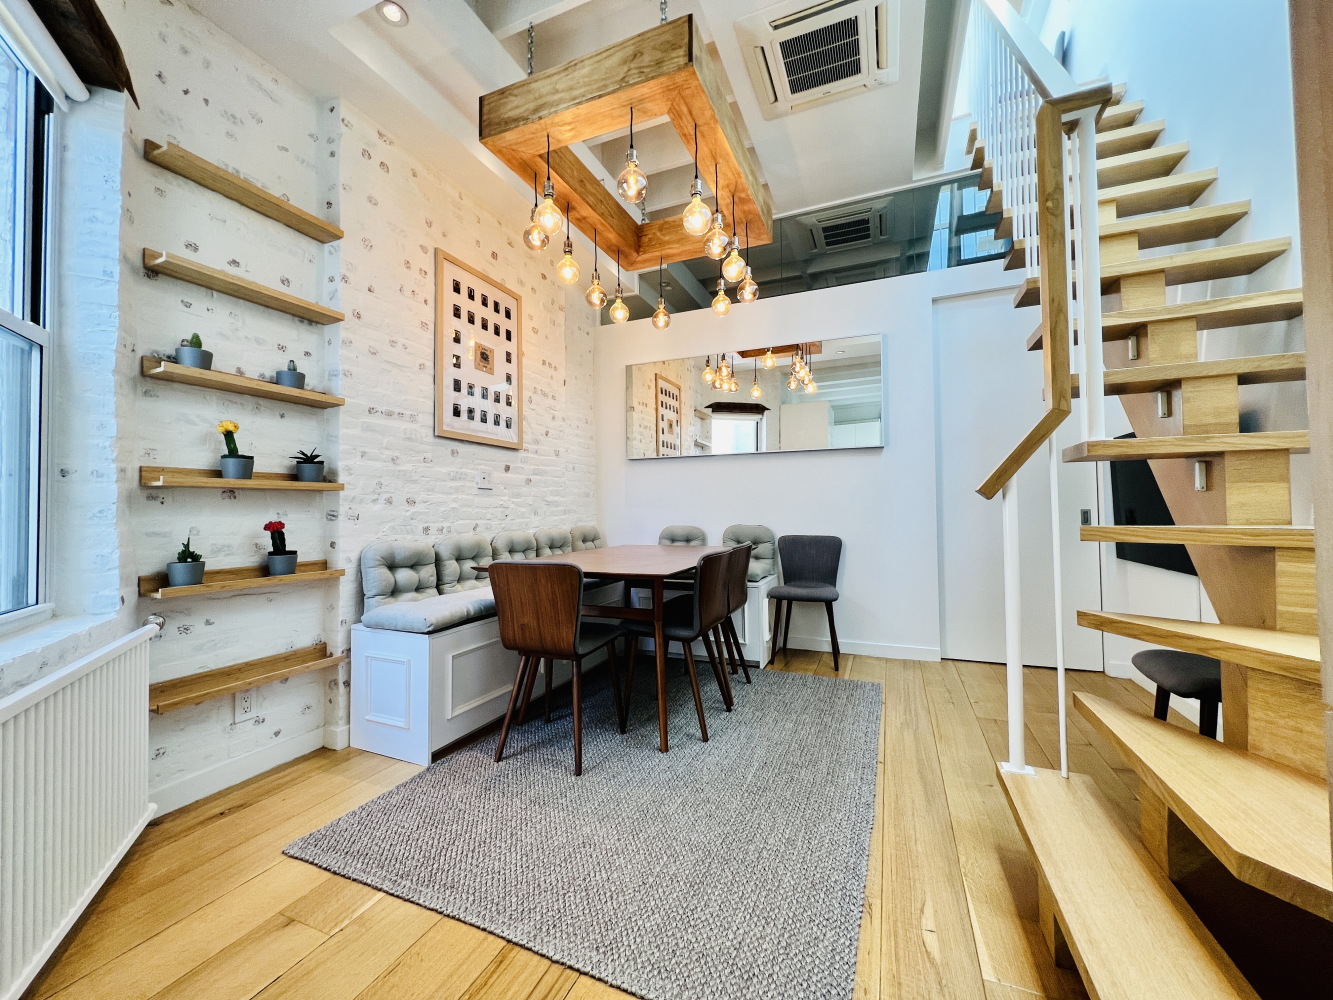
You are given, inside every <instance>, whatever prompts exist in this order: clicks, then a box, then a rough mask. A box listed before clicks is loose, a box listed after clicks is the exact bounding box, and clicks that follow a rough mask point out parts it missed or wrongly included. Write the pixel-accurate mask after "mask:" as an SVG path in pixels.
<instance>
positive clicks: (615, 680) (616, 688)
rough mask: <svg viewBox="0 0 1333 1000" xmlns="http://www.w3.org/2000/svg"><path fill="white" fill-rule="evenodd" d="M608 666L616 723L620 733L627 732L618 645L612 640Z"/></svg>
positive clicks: (607, 655) (608, 651)
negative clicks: (617, 655)
mask: <svg viewBox="0 0 1333 1000" xmlns="http://www.w3.org/2000/svg"><path fill="white" fill-rule="evenodd" d="M606 665H607V667H608V668H609V669H610V671H611V697H612V698H614V699H615V701H616V721H617V722H618V723H620V731H621V732H622V733H623V732H624V731H625V710H624V708H622V707H621V701H620V672H619V671H618V670H617V669H616V643H615V640H614V639H612V640H611V641H610V642H608V643H607V644H606Z"/></svg>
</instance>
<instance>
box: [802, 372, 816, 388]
mask: <svg viewBox="0 0 1333 1000" xmlns="http://www.w3.org/2000/svg"><path fill="white" fill-rule="evenodd" d="M814 380H815V379H814V376H813V375H811V374H810V373H809V372H806V373H805V374H804V375H802V376H801V385H809V384H810V383H811V382H813V381H814Z"/></svg>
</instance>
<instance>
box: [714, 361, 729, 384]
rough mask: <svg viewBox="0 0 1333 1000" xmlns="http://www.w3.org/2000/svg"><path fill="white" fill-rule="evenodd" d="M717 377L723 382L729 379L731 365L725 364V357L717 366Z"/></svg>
mask: <svg viewBox="0 0 1333 1000" xmlns="http://www.w3.org/2000/svg"><path fill="white" fill-rule="evenodd" d="M717 377H718V378H720V379H722V381H724V382H726V381H729V380H730V379H731V365H730V364H729V363H728V362H727V359H726V357H725V356H723V358H722V361H721V363H720V364H719V365H718V366H717Z"/></svg>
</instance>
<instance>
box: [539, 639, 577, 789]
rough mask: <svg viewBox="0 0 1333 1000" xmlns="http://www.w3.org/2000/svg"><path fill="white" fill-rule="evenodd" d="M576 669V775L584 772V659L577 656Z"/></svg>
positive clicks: (574, 681) (574, 684)
mask: <svg viewBox="0 0 1333 1000" xmlns="http://www.w3.org/2000/svg"><path fill="white" fill-rule="evenodd" d="M546 663H547V667H546V669H547V670H550V669H551V667H550V663H551V661H550V660H547V661H546ZM573 665H574V670H573V674H572V683H573V687H574V777H576V778H577V777H578V776H579V775H580V774H582V773H583V692H582V690H581V688H582V684H581V683H580V682H581V681H582V680H583V661H582V660H580V659H578V658H577V657H576V658H575V659H574V664H573Z"/></svg>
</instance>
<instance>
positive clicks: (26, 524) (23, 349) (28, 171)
mask: <svg viewBox="0 0 1333 1000" xmlns="http://www.w3.org/2000/svg"><path fill="white" fill-rule="evenodd" d="M51 108H52V104H51V99H50V97H49V96H48V95H47V93H46V91H45V90H44V89H43V88H42V86H41V84H39V83H38V82H37V81H36V79H35V78H34V77H33V76H32V74H30V73H29V72H28V71H27V70H26V69H25V68H24V67H23V65H22V64H21V63H20V62H19V60H18V58H17V57H16V56H15V55H14V53H13V51H12V50H11V49H10V48H9V46H8V44H7V43H6V42H5V41H4V40H3V38H2V37H0V626H3V625H5V624H6V623H7V622H13V621H14V620H15V619H18V618H27V617H29V616H30V615H31V614H32V613H33V611H36V610H41V608H42V606H43V601H44V592H45V589H46V581H45V579H44V574H43V572H42V557H43V548H44V546H43V537H42V527H43V525H42V499H43V490H42V456H43V437H42V436H43V432H44V428H45V424H46V421H45V419H44V417H45V412H46V408H47V391H46V386H47V383H48V380H49V369H50V365H51V358H50V351H51V340H50V337H49V336H48V335H47V332H46V330H45V329H43V327H44V326H46V325H48V324H49V315H48V314H49V309H48V302H47V288H46V272H47V253H48V241H47V238H46V229H47V219H48V216H49V211H48V204H47V183H46V176H47V164H48V163H49V162H50V160H51V134H50V128H49V119H50V115H51Z"/></svg>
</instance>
